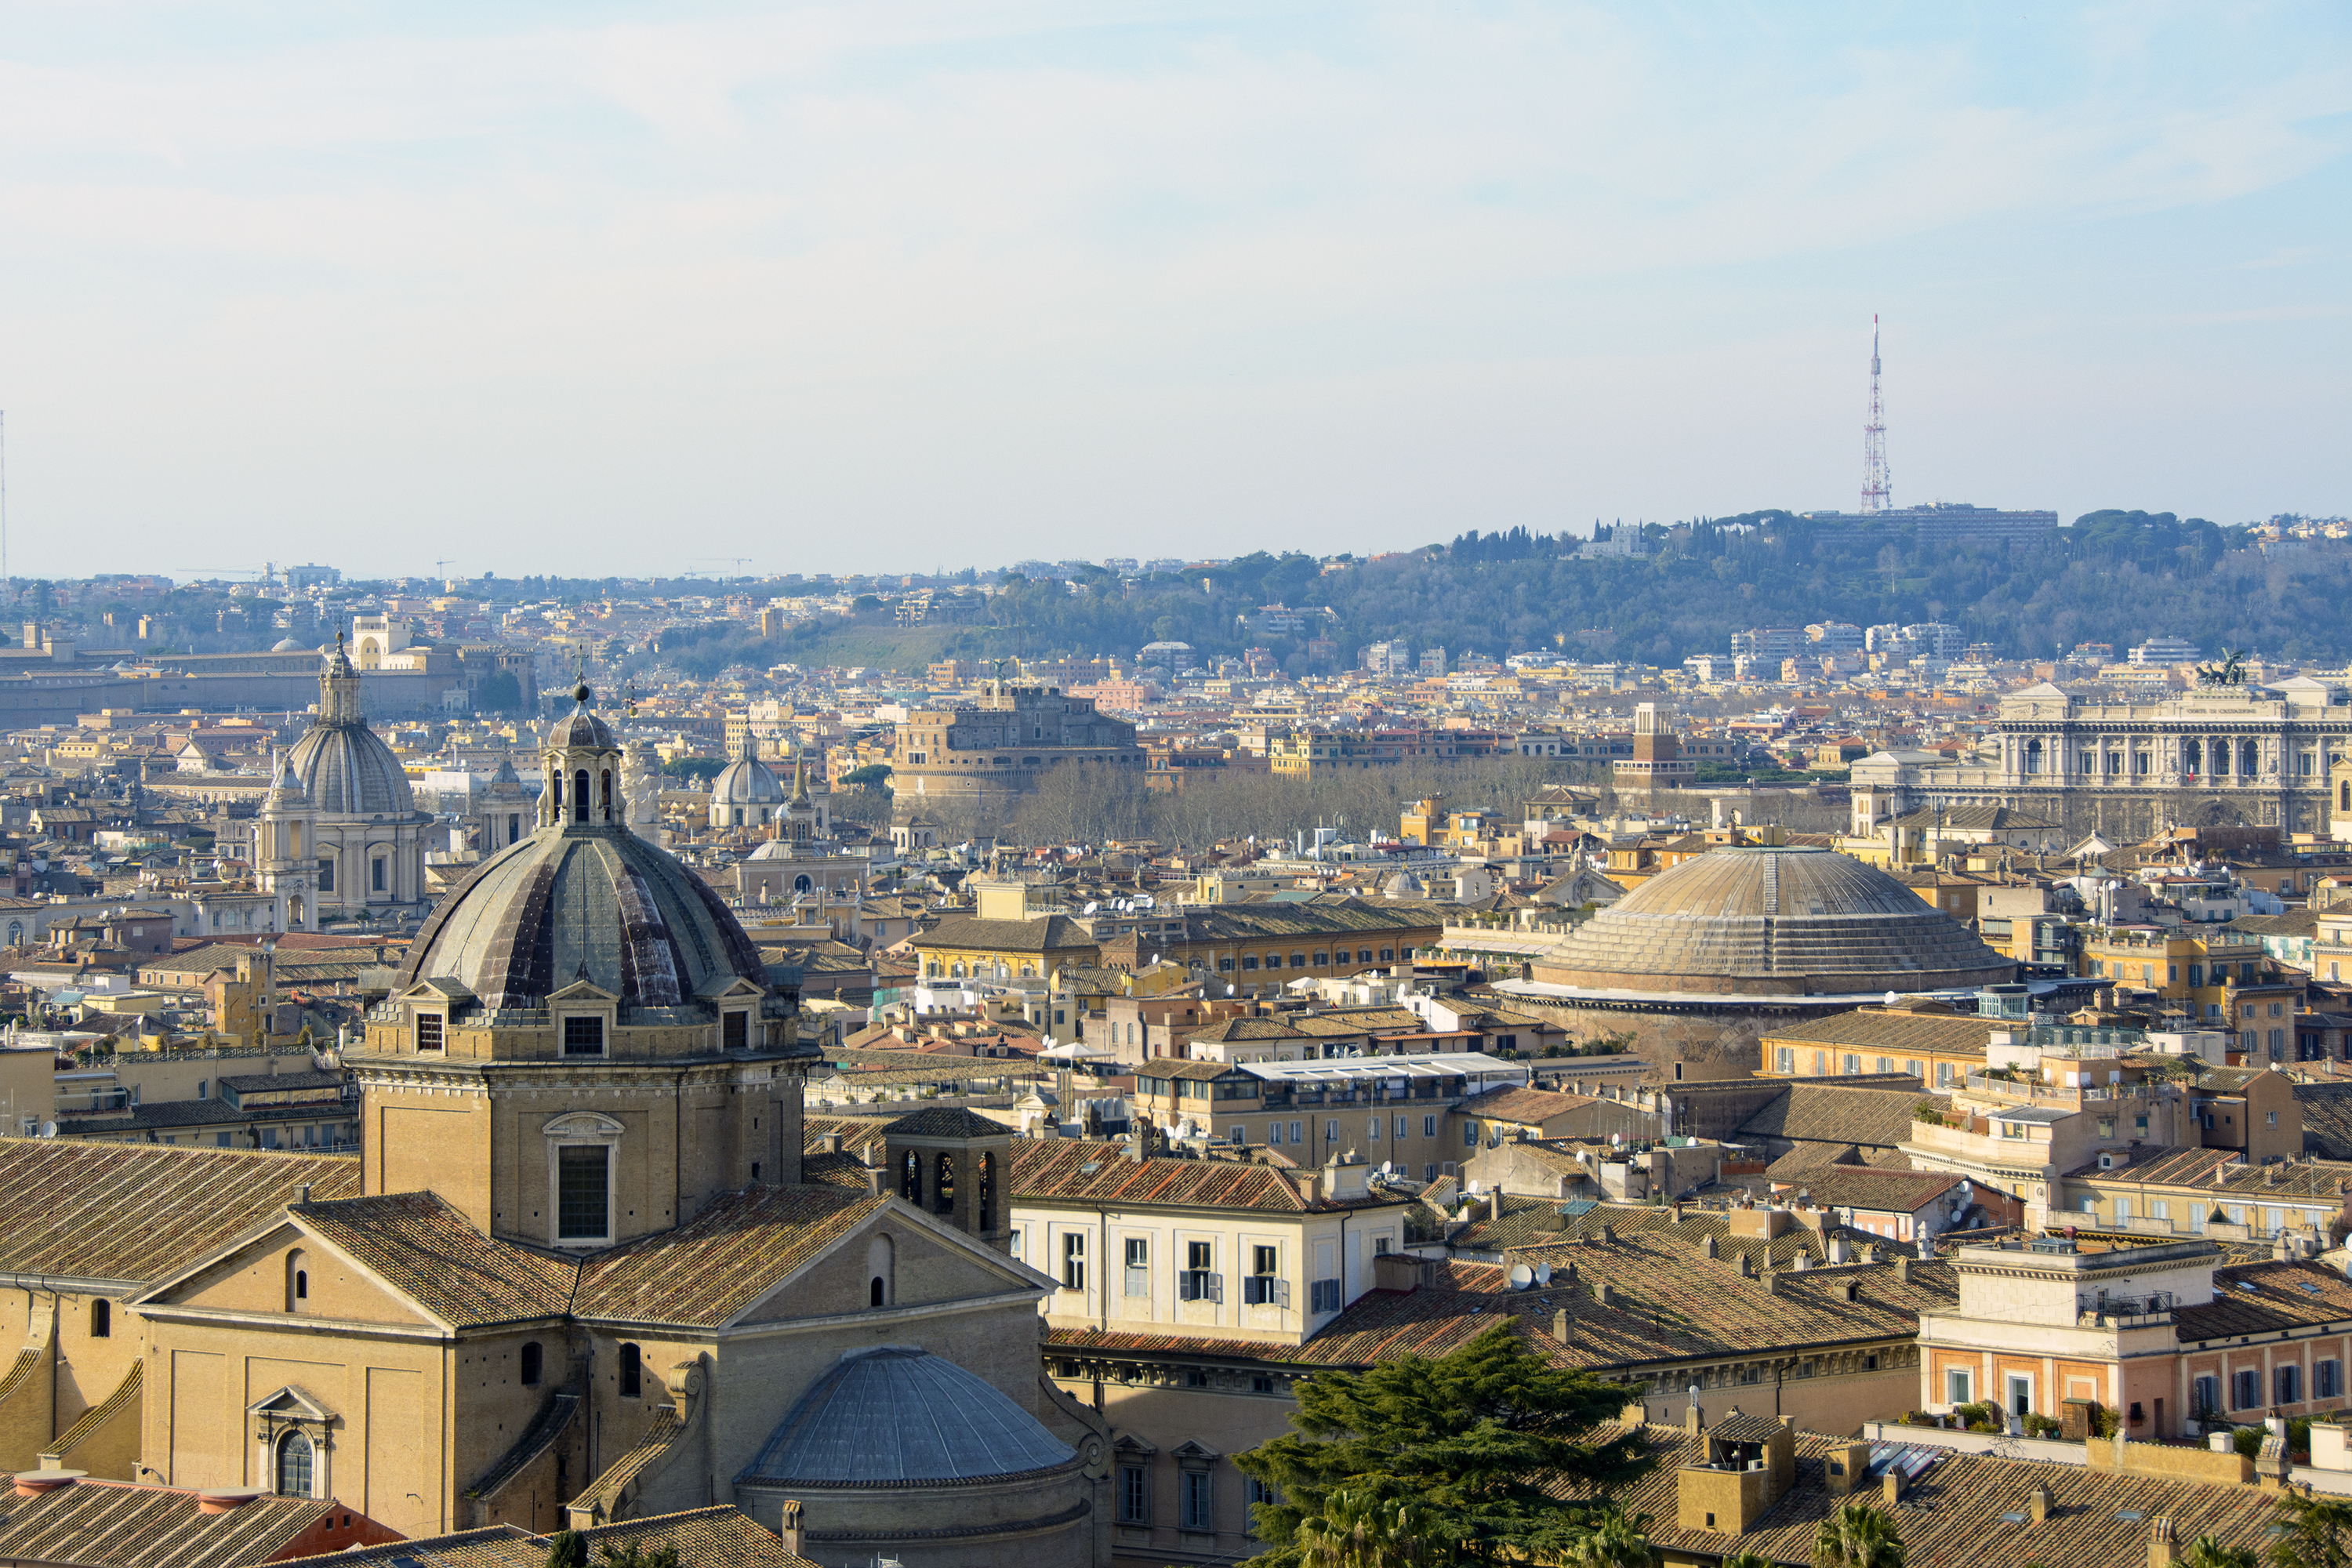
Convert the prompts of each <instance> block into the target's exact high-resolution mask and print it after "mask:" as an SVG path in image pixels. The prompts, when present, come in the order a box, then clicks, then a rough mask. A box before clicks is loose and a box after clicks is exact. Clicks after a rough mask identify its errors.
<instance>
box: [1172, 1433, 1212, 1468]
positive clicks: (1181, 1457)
mask: <svg viewBox="0 0 2352 1568" xmlns="http://www.w3.org/2000/svg"><path fill="white" fill-rule="evenodd" d="M1174 1453H1175V1456H1176V1462H1177V1463H1178V1464H1180V1465H1187V1464H1189V1465H1206V1464H1212V1463H1213V1462H1215V1461H1216V1460H1217V1459H1218V1458H1221V1457H1222V1456H1221V1455H1219V1454H1218V1452H1217V1450H1215V1449H1214V1448H1211V1447H1204V1446H1202V1442H1201V1440H1200V1439H1199V1438H1197V1437H1187V1438H1185V1439H1184V1440H1183V1441H1182V1442H1181V1443H1179V1444H1177V1445H1176V1447H1175V1449H1174Z"/></svg>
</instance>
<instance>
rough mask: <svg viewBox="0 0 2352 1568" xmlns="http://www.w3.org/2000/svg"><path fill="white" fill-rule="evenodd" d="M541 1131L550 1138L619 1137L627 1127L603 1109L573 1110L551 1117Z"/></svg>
mask: <svg viewBox="0 0 2352 1568" xmlns="http://www.w3.org/2000/svg"><path fill="white" fill-rule="evenodd" d="M540 1131H541V1132H544V1133H546V1134H547V1135H548V1136H549V1137H550V1138H618V1137H619V1136H620V1135H621V1134H622V1132H623V1131H625V1129H624V1128H623V1127H622V1125H621V1124H620V1123H619V1122H618V1121H614V1119H613V1118H611V1117H609V1116H606V1115H605V1114H604V1113H603V1112H602V1111H597V1110H572V1111H567V1112H565V1113H564V1114H563V1115H562V1116H553V1117H550V1118H549V1119H548V1120H547V1121H546V1122H545V1123H544V1124H543V1125H541V1128H540Z"/></svg>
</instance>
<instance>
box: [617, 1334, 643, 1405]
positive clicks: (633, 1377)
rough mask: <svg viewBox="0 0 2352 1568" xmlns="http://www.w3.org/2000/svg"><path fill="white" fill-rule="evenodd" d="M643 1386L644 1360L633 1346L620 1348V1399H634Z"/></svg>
mask: <svg viewBox="0 0 2352 1568" xmlns="http://www.w3.org/2000/svg"><path fill="white" fill-rule="evenodd" d="M644 1384H645V1358H644V1357H643V1356H641V1355H639V1354H638V1353H637V1347H636V1346H635V1345H623V1346H622V1347H621V1397H622V1398H624V1399H635V1398H637V1397H638V1396H639V1394H641V1393H642V1392H643V1389H644Z"/></svg>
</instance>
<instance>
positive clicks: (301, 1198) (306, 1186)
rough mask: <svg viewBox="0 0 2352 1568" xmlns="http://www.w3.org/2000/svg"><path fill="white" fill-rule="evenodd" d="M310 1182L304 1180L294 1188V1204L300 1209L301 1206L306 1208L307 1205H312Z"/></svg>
mask: <svg viewBox="0 0 2352 1568" xmlns="http://www.w3.org/2000/svg"><path fill="white" fill-rule="evenodd" d="M309 1205H310V1183H308V1182H303V1183H301V1184H299V1185H297V1186H296V1187H295V1189H294V1206H295V1207H296V1208H298V1209H299V1208H306V1207H308V1206H309Z"/></svg>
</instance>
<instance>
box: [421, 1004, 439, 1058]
mask: <svg viewBox="0 0 2352 1568" xmlns="http://www.w3.org/2000/svg"><path fill="white" fill-rule="evenodd" d="M416 1048H417V1049H418V1050H420V1051H437V1050H440V1049H443V1048H444V1041H443V1037H442V1034H441V1015H440V1014H438V1013H419V1014H418V1015H416Z"/></svg>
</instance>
